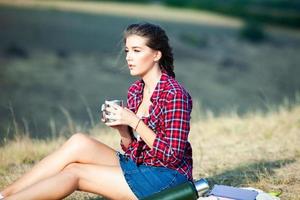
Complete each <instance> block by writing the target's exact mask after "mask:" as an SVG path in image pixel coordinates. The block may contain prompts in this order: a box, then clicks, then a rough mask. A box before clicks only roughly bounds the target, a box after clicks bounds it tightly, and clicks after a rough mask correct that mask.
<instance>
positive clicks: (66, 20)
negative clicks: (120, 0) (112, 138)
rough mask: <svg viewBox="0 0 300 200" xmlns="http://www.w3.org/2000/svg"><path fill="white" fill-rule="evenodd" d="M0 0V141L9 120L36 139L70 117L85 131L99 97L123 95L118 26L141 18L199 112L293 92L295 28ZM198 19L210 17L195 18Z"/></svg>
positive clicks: (261, 106) (277, 99)
mask: <svg viewBox="0 0 300 200" xmlns="http://www.w3.org/2000/svg"><path fill="white" fill-rule="evenodd" d="M3 2H4V3H3ZM3 2H2V6H0V26H1V31H0V65H1V72H0V91H1V97H0V130H1V135H2V138H4V137H10V135H11V134H12V133H13V132H14V127H15V126H14V123H13V121H16V122H17V123H18V126H19V128H21V129H23V130H25V131H26V132H30V134H31V135H32V136H39V137H44V136H48V135H49V134H50V133H54V132H64V131H65V130H64V127H65V125H66V124H67V123H69V122H70V119H71V120H74V121H75V122H77V123H78V124H80V127H81V129H85V128H88V127H90V126H91V125H93V124H95V123H97V122H98V115H99V108H100V104H101V103H102V102H103V101H104V100H105V99H115V98H121V99H124V100H125V99H126V90H127V88H128V86H129V85H130V83H131V82H133V81H134V78H132V77H130V76H129V73H128V69H127V66H126V63H125V62H124V60H125V59H124V54H123V50H122V47H123V46H122V45H123V42H122V31H123V30H124V29H125V28H126V26H127V25H128V24H130V23H135V22H140V21H146V20H147V21H150V22H153V23H157V24H159V25H161V26H162V27H163V28H165V29H166V31H167V32H168V34H169V37H170V42H171V45H172V46H173V49H174V54H175V66H176V67H175V72H176V74H177V79H178V80H179V81H180V82H181V83H183V85H184V86H185V87H186V88H187V89H188V90H189V92H190V93H191V95H192V97H193V100H194V102H195V105H197V106H196V109H201V112H212V113H213V114H216V115H217V114H219V113H224V112H236V113H238V114H243V113H246V112H247V111H253V110H262V111H267V110H269V109H270V108H275V107H276V105H279V104H282V103H283V102H284V101H288V102H293V101H295V97H296V94H297V92H298V91H299V88H300V79H299V78H298V76H299V74H300V67H299V61H300V57H299V52H300V34H298V33H299V31H297V30H289V29H283V28H278V27H276V28H275V27H271V26H270V25H263V24H259V23H257V22H256V23H254V24H253V23H250V24H249V23H244V21H243V20H240V19H235V18H228V19H227V18H226V17H225V16H219V15H216V16H217V17H218V18H214V14H212V13H205V12H204V14H202V15H199V16H198V15H197V14H198V13H196V14H195V11H194V10H183V11H181V9H171V8H167V7H165V6H162V5H152V6H148V7H147V6H144V7H141V6H142V5H136V4H122V5H121V6H118V5H119V4H115V3H111V4H107V3H96V2H87V3H84V5H87V6H89V7H87V8H97V7H98V8H99V9H100V10H101V7H103V6H106V7H111V8H114V6H115V7H117V8H118V9H119V11H115V12H113V11H112V14H107V13H105V14H101V11H99V12H96V11H93V10H92V9H91V11H93V12H89V10H88V9H84V8H85V7H84V5H83V4H82V5H80V8H81V9H82V10H83V12H80V11H78V9H77V10H75V11H74V10H73V11H72V10H68V9H65V10H64V8H62V9H59V7H51V6H49V5H48V6H44V7H40V8H39V7H35V6H33V5H34V2H40V1H28V2H29V3H30V2H33V4H32V6H26V3H23V4H24V5H22V4H20V3H18V2H15V3H14V1H12V2H10V3H8V4H7V2H6V3H5V1H3ZM45 2H50V4H51V1H45ZM54 2H56V1H54ZM67 3H72V2H67ZM74 3H80V2H77V1H76V2H74ZM10 4H11V5H10ZM13 4H14V5H13ZM52 4H53V3H52ZM54 4H55V3H54ZM57 4H58V5H59V1H58V3H57ZM0 5H1V4H0ZM70 5H71V4H70ZM72 5H73V4H72ZM123 5H124V8H125V7H126V6H127V8H132V9H131V10H132V11H131V13H133V15H128V14H126V13H125V14H123V16H122V6H123ZM135 6H140V7H138V8H139V9H141V8H143V9H146V10H142V11H143V12H144V13H148V14H149V13H150V14H152V13H153V14H152V15H154V16H155V15H157V16H159V17H160V18H162V19H161V20H159V19H157V18H151V17H148V15H145V16H143V15H142V14H141V12H136V13H137V14H136V15H134V13H135V10H138V9H136V8H135ZM61 7H62V6H61ZM65 7H66V8H68V6H65ZM69 7H72V6H69ZM147 9H148V10H147ZM112 10H113V9H112ZM129 11H130V10H129ZM155 12H157V13H155ZM128 13H130V12H128ZM176 13H178V16H179V17H178V16H177V17H176ZM189 13H193V14H194V16H192V17H190V18H183V17H182V19H185V21H184V22H183V20H180V16H184V15H186V16H187V17H188V16H189ZM164 14H165V15H166V16H165V17H164ZM172 14H173V15H172ZM190 15H191V14H190ZM172 16H173V17H172ZM197 16H198V18H204V19H206V18H205V17H204V16H208V17H207V20H206V21H205V20H202V21H201V20H200V21H199V20H198V18H197ZM224 19H225V20H224ZM222 20H223V21H222ZM218 21H219V22H222V23H223V25H222V23H218ZM253 33H254V34H253ZM251 34H252V35H251ZM73 126H75V125H74V124H73ZM78 126H79V125H78ZM82 127H83V128H82ZM74 129H76V127H74Z"/></svg>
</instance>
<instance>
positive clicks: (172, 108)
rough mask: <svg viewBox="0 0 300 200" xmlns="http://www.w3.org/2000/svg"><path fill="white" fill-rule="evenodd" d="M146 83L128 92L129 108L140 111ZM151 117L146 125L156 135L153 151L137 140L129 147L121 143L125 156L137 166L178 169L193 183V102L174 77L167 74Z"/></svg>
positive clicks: (154, 99) (155, 95) (155, 97)
mask: <svg viewBox="0 0 300 200" xmlns="http://www.w3.org/2000/svg"><path fill="white" fill-rule="evenodd" d="M143 88H144V82H143V81H142V80H138V81H136V82H135V83H133V84H132V85H131V86H130V88H129V90H128V98H127V107H128V108H129V109H130V110H132V111H133V112H135V113H136V112H137V109H138V107H139V105H140V104H141V102H142V99H143ZM150 100H151V102H152V105H151V106H150V108H149V117H146V118H143V122H144V123H145V124H147V125H148V127H149V128H151V129H152V130H153V131H154V133H155V134H156V138H155V140H154V143H153V148H152V149H150V148H149V147H148V145H147V144H146V143H145V142H144V141H143V140H142V138H141V140H137V139H136V138H133V142H131V143H130V145H129V146H128V148H125V146H124V145H123V144H122V143H121V147H122V149H123V150H124V151H125V155H126V156H128V157H130V158H131V159H133V160H134V161H135V162H136V163H137V164H145V165H151V166H163V167H168V168H171V169H175V170H177V171H178V172H180V173H182V174H184V175H185V176H186V177H187V178H188V179H189V180H192V167H193V160H192V148H191V145H190V143H189V142H188V134H189V131H190V119H191V117H190V114H191V111H192V99H191V96H190V95H189V94H188V92H187V91H186V90H185V89H184V88H183V87H182V86H181V85H180V84H179V83H178V82H177V81H176V80H175V79H173V78H172V77H170V76H168V75H167V74H166V73H163V74H162V76H161V78H160V81H159V82H158V84H157V85H156V88H155V90H154V92H153V94H152V96H151V99H150Z"/></svg>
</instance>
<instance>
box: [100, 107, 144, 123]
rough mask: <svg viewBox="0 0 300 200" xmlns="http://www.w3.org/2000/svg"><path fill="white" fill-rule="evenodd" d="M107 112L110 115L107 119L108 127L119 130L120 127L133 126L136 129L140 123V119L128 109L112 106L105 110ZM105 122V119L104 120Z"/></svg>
mask: <svg viewBox="0 0 300 200" xmlns="http://www.w3.org/2000/svg"><path fill="white" fill-rule="evenodd" d="M105 111H106V112H108V113H110V114H109V115H106V116H105V117H106V118H107V119H109V121H107V122H105V124H106V125H107V126H110V127H113V128H117V126H120V125H126V126H131V127H132V128H135V125H136V124H137V122H138V121H139V118H138V117H137V116H136V115H135V113H133V112H132V111H131V110H129V109H128V108H123V107H121V106H119V105H117V104H111V105H110V106H109V107H106V108H105ZM102 121H103V119H102Z"/></svg>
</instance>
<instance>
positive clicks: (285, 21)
mask: <svg viewBox="0 0 300 200" xmlns="http://www.w3.org/2000/svg"><path fill="white" fill-rule="evenodd" d="M98 1H102V2H113V1H117V2H138V3H146V4H161V5H168V6H173V7H179V8H192V9H195V10H209V11H213V12H216V13H222V14H226V15H229V16H237V17H241V18H243V19H247V20H256V21H260V22H263V23H267V24H276V25H281V26H287V27H295V28H299V27H300V2H299V1H297V0H243V1H241V0H226V1H224V0H201V1H199V0H125V1H124V0H122V1H120V0H98Z"/></svg>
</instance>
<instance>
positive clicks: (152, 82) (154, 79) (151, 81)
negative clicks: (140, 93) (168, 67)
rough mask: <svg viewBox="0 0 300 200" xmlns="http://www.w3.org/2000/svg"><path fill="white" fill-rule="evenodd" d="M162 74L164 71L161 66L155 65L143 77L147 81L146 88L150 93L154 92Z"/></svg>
mask: <svg viewBox="0 0 300 200" xmlns="http://www.w3.org/2000/svg"><path fill="white" fill-rule="evenodd" d="M161 75H162V71H161V69H160V68H159V67H153V69H152V70H151V71H149V72H148V73H147V74H145V75H144V76H143V77H142V79H143V81H144V83H145V86H144V88H145V90H146V91H147V92H148V93H152V92H153V91H154V89H155V87H156V85H157V83H158V82H159V80H160V77H161Z"/></svg>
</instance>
